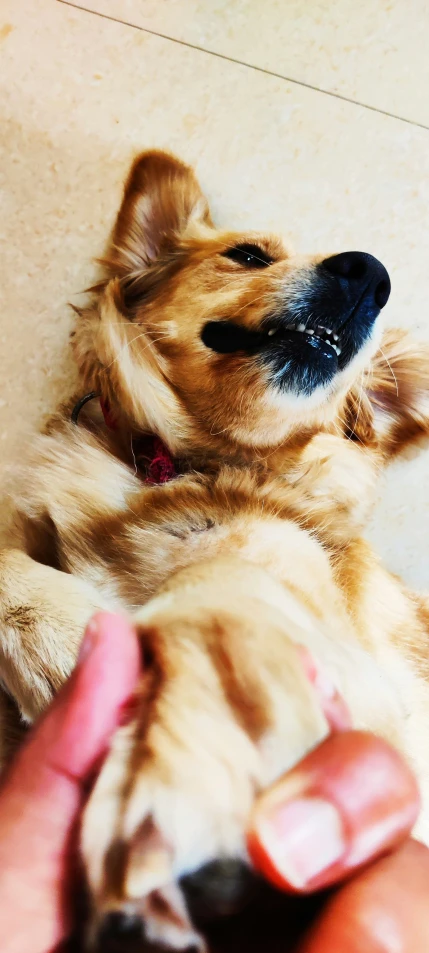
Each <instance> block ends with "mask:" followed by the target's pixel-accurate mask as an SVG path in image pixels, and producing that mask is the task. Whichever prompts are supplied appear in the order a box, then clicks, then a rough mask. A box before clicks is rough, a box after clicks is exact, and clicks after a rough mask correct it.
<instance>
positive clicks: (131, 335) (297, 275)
mask: <svg viewBox="0 0 429 953" xmlns="http://www.w3.org/2000/svg"><path fill="white" fill-rule="evenodd" d="M106 265H107V274H108V278H109V280H108V281H107V282H105V283H104V284H102V285H100V288H99V290H98V296H97V299H96V301H95V302H94V303H93V305H92V306H91V307H90V308H89V309H87V310H86V311H84V312H83V315H84V318H86V320H84V321H83V322H81V325H80V330H79V331H78V335H77V345H76V352H77V355H78V360H79V363H80V365H81V369H82V370H84V372H85V375H86V378H87V380H88V383H91V384H92V385H94V386H97V387H99V388H101V389H102V390H103V391H104V392H106V393H108V395H109V397H110V399H111V400H113V401H114V403H115V404H116V406H117V408H119V409H120V410H121V412H122V413H124V414H125V415H127V417H128V420H129V422H130V423H131V424H132V426H134V427H136V428H137V429H146V430H147V429H149V430H154V431H155V432H158V433H159V434H160V436H162V437H163V438H164V439H165V440H166V441H167V442H168V443H169V445H170V446H171V447H172V449H178V448H182V449H186V445H187V444H188V445H190V444H192V443H195V442H197V443H199V444H200V445H202V446H206V447H210V446H212V447H213V446H218V447H219V446H220V445H221V444H222V442H223V443H229V444H231V443H232V444H235V445H240V446H241V447H270V446H275V445H276V444H278V443H279V442H280V441H282V440H283V439H285V437H287V436H288V435H290V434H291V432H294V431H296V430H297V429H299V428H302V427H303V426H305V427H306V428H308V427H311V426H320V424H321V423H323V421H326V420H327V419H329V418H330V417H333V416H334V415H335V412H336V409H337V405H338V399H339V397H340V396H343V395H344V394H345V392H346V391H347V390H348V389H349V388H350V386H351V385H352V384H353V382H354V380H355V379H356V377H357V375H358V374H359V373H360V371H361V370H362V369H363V367H364V366H365V364H367V363H368V361H369V360H370V358H371V357H372V354H373V352H374V350H375V349H376V347H377V344H378V340H379V322H378V321H377V319H378V316H379V314H380V311H381V309H382V308H383V307H384V305H385V304H386V302H387V300H388V297H389V293H390V281H389V276H388V274H387V271H386V269H385V268H384V266H383V265H382V264H381V263H380V262H379V261H377V259H376V258H373V257H372V256H371V255H369V254H366V253H363V252H345V253H343V254H339V255H333V256H331V257H327V258H323V259H321V258H310V257H303V256H296V255H294V254H292V253H291V252H290V251H289V250H288V248H287V247H286V245H285V244H284V242H283V240H282V239H281V238H279V237H277V236H273V235H269V234H255V233H247V232H246V233H235V232H229V231H228V232H222V231H218V230H217V229H215V228H214V226H213V224H212V221H211V217H210V213H209V209H208V205H207V202H206V199H205V198H204V196H203V194H202V192H201V190H200V187H199V185H198V183H197V181H196V178H195V176H194V174H193V172H192V170H191V169H190V168H188V167H187V166H186V165H184V164H183V163H181V162H180V161H179V160H177V159H175V158H173V157H172V156H169V155H167V154H165V153H162V152H149V153H145V154H144V155H142V156H141V157H140V158H138V159H137V160H136V161H135V163H134V165H133V167H132V169H131V172H130V175H129V177H128V180H127V182H126V185H125V195H124V199H123V203H122V206H121V209H120V211H119V215H118V218H117V221H116V224H115V227H114V230H113V236H112V241H111V245H110V248H109V250H108V254H107V258H106Z"/></svg>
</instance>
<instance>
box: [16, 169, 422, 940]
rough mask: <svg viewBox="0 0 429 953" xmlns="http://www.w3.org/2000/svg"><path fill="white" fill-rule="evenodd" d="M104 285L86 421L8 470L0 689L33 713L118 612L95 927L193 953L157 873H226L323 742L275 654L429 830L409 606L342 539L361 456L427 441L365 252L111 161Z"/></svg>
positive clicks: (84, 314) (92, 312) (412, 357)
mask: <svg viewBox="0 0 429 953" xmlns="http://www.w3.org/2000/svg"><path fill="white" fill-rule="evenodd" d="M104 269H105V270H104V278H103V280H102V281H100V284H99V285H98V286H97V287H96V288H95V289H93V296H92V299H91V301H90V303H89V305H88V306H87V307H86V308H84V309H83V310H82V311H81V312H80V316H79V321H78V325H77V330H76V332H75V338H74V349H75V354H76V358H77V362H78V365H79V368H80V371H81V377H82V394H83V393H84V392H85V390H88V391H91V392H93V393H94V394H96V395H98V396H99V397H100V398H101V405H102V409H103V413H104V421H103V417H102V416H101V414H100V411H99V409H97V407H96V406H95V405H96V403H98V402H95V401H93V402H92V403H91V404H87V405H86V406H85V407H84V408H83V409H82V410H81V412H80V415H79V419H78V421H77V423H76V422H73V421H71V420H70V413H71V409H72V407H73V404H74V402H71V403H70V406H69V407H65V408H63V409H62V410H61V412H60V413H59V414H58V416H57V417H56V418H55V419H54V420H53V421H51V423H50V425H49V427H48V430H47V432H46V433H45V434H44V435H43V436H41V437H40V438H39V439H38V441H37V442H36V445H35V448H34V451H33V453H32V457H31V460H30V463H29V466H28V468H27V469H26V471H25V473H24V474H23V475H22V484H21V485H22V486H25V487H26V490H25V495H24V497H22V491H21V492H20V496H19V498H18V499H17V500H16V505H17V509H18V510H19V512H20V517H21V526H22V540H23V544H22V546H21V548H17V549H14V550H9V551H6V552H4V553H3V554H2V555H1V558H0V592H1V602H0V630H1V641H0V653H1V656H0V672H1V678H2V681H3V684H4V685H5V686H6V688H7V689H8V692H9V693H10V695H11V696H12V697H13V698H14V699H15V701H16V703H17V705H18V706H19V709H20V711H21V713H22V715H23V716H24V718H25V719H27V720H30V721H31V720H33V719H34V718H36V717H37V716H38V714H39V712H40V711H41V710H42V709H43V708H44V706H45V705H46V704H47V703H48V702H49V700H50V698H51V697H52V693H53V692H54V691H55V690H56V689H57V688H58V686H59V685H60V684H61V683H62V682H63V680H64V679H65V678H66V677H67V675H68V673H69V672H70V670H71V668H72V667H73V664H74V661H75V657H76V652H77V649H78V645H79V641H80V639H81V636H82V631H83V627H84V624H85V623H86V622H87V620H88V618H89V617H90V616H91V614H92V613H93V611H94V610H95V609H97V608H107V609H119V610H122V611H124V610H125V611H128V612H129V613H132V614H133V616H134V618H135V620H136V624H137V626H138V630H139V633H140V637H141V644H142V653H143V658H144V663H145V664H144V676H143V678H142V683H141V686H140V689H139V694H138V697H137V699H136V713H135V717H134V718H133V720H132V722H131V724H129V725H127V726H126V727H124V728H122V729H121V730H119V731H118V732H117V734H116V736H115V737H114V739H113V742H112V747H111V751H110V753H109V756H108V758H107V760H106V762H105V765H104V767H103V769H102V771H101V774H100V776H99V778H98V781H97V782H96V785H95V788H94V791H93V794H92V797H91V799H90V801H89V805H88V808H87V811H86V815H85V818H84V825H83V835H82V844H83V853H84V858H85V863H86V870H87V875H88V883H89V887H90V891H91V897H92V904H93V912H94V916H93V933H94V936H95V935H96V934H97V932H99V930H100V929H103V927H104V926H105V925H106V923H107V922H109V923H111V922H112V919H111V915H112V914H113V915H114V914H126V915H127V917H130V916H131V917H134V918H137V919H138V920H139V921H144V926H145V935H146V938H147V939H148V940H149V941H153V942H159V943H161V944H163V945H164V946H168V947H170V948H173V949H184V948H187V947H188V946H191V945H194V946H198V947H199V948H200V947H201V948H203V946H204V941H203V939H202V936H201V934H200V932H199V931H198V930H197V929H196V927H195V924H194V923H193V922H192V919H191V916H190V914H189V910H188V908H187V905H186V902H185V899H184V895H183V891H182V889H181V886H180V884H179V880H180V878H181V877H183V876H184V875H192V874H193V873H194V872H196V871H198V870H199V869H200V868H202V867H203V866H204V865H207V864H209V863H210V862H213V861H222V862H225V861H229V860H240V861H241V862H244V863H246V862H247V851H246V841H245V831H246V826H247V823H248V818H249V813H250V811H251V809H252V804H253V801H254V798H255V795H256V794H257V793H258V792H259V791H261V789H263V788H265V787H266V786H267V785H269V784H270V783H271V782H272V781H273V780H274V779H275V778H277V777H278V776H279V775H280V774H281V773H282V772H284V771H285V770H287V769H288V768H289V767H290V766H291V765H293V764H294V763H295V762H296V761H297V760H298V759H300V758H301V757H302V756H303V754H304V753H305V752H306V751H307V750H308V749H309V748H311V747H312V746H313V745H315V744H316V743H317V742H318V741H320V740H321V739H322V738H323V737H324V736H325V735H326V733H327V732H328V724H327V722H326V719H325V717H324V715H323V713H322V711H321V709H320V706H319V704H318V700H317V697H316V695H315V693H314V690H313V687H312V686H311V684H310V682H309V680H308V679H307V677H306V674H305V672H304V668H303V665H302V660H301V652H300V649H299V646H305V647H306V648H307V649H308V650H309V651H310V653H311V654H312V656H313V658H314V659H315V660H316V665H319V664H320V663H321V664H322V666H323V669H324V671H325V673H326V674H327V675H328V676H330V678H331V679H332V682H333V683H334V685H335V686H336V688H337V689H338V690H339V691H340V692H341V693H342V695H343V696H344V698H345V699H346V701H347V704H348V706H349V708H350V711H351V714H352V718H353V723H354V724H355V725H356V726H357V727H363V728H368V729H372V730H373V731H375V732H377V733H379V734H380V735H383V736H385V737H387V738H388V739H389V740H390V741H392V742H393V743H395V744H396V745H397V746H398V747H399V748H400V749H401V750H402V751H403V752H404V753H405V754H406V755H407V756H408V758H409V759H410V760H411V762H412V764H413V765H414V768H415V770H416V771H417V773H418V777H419V780H420V783H421V788H422V794H423V800H424V811H423V815H422V820H421V826H420V828H419V832H420V835H421V836H422V837H424V838H425V839H426V840H427V841H429V759H428V756H427V754H426V725H427V718H428V716H429V684H428V682H429V665H428V660H427V639H428V630H429V602H428V601H427V600H425V598H424V597H422V596H417V595H415V594H414V593H410V592H408V591H406V589H405V588H404V586H403V585H402V584H401V583H400V582H399V581H398V580H396V579H394V578H392V577H391V576H390V575H389V573H387V572H386V571H385V570H384V569H383V568H382V567H381V565H380V563H379V561H378V559H377V557H376V556H375V555H374V554H373V552H372V551H371V548H370V547H369V545H368V544H367V543H366V542H365V541H364V540H363V539H362V538H361V535H360V534H361V531H362V527H363V526H364V523H365V519H366V516H367V512H368V509H369V507H370V505H371V499H372V489H373V485H374V483H375V480H376V477H377V473H378V471H379V469H380V467H381V466H383V465H384V464H385V463H387V462H388V461H389V459H390V458H391V457H392V456H394V455H395V454H398V453H400V452H401V450H402V449H403V447H404V446H405V445H406V444H407V443H408V442H409V441H410V440H412V439H415V438H416V437H418V436H419V435H422V434H425V433H426V432H427V431H428V429H429V399H428V397H429V385H428V381H429V350H428V349H426V350H425V349H424V348H422V347H421V346H420V347H418V348H417V347H415V346H414V345H413V343H412V341H411V340H410V339H409V338H408V336H407V335H406V334H403V333H401V332H395V333H394V332H390V333H388V334H386V335H385V336H384V340H383V345H382V348H380V350H379V345H380V342H381V336H382V332H381V326H380V319H379V312H380V310H381V309H382V308H383V306H384V305H385V304H386V301H387V299H388V296H389V291H390V282H389V278H388V275H387V272H386V270H385V268H384V267H383V265H381V264H380V262H378V261H377V260H376V259H374V258H372V257H371V256H370V255H366V254H363V253H358V252H349V253H345V254H342V255H336V256H332V257H330V258H326V259H323V260H315V259H310V258H297V257H296V256H293V255H291V254H290V252H289V251H288V250H287V249H286V248H285V246H284V244H283V242H282V241H281V239H279V238H277V237H273V236H270V235H254V234H245V235H242V234H239V235H238V234H235V233H231V232H227V233H224V232H219V231H216V230H215V229H214V227H213V225H212V222H211V219H210V214H209V211H208V207H207V203H206V201H205V199H204V197H203V195H202V194H201V191H200V188H199V186H198V183H197V181H196V179H195V177H194V175H193V173H192V171H191V170H190V169H189V168H188V167H186V166H185V165H183V164H182V163H181V162H179V161H178V160H177V159H175V158H173V157H171V156H168V155H166V154H164V153H157V152H153V153H148V154H145V155H143V156H141V157H140V158H139V159H138V160H136V162H135V163H134V165H133V167H132V169H131V172H130V175H129V178H128V181H127V183H126V187H125V196H124V200H123V204H122V207H121V209H120V212H119V216H118V219H117V222H116V225H115V228H114V232H113V236H112V239H111V242H110V245H109V249H108V252H107V256H106V260H105V262H104ZM76 418H77V411H76V413H75V415H74V419H75V421H76ZM142 435H144V436H142ZM151 435H152V436H151ZM153 435H155V437H156V439H154V437H153ZM15 482H17V481H16V480H15ZM224 869H226V867H225V866H224ZM293 877H294V873H293V871H292V872H291V875H290V879H291V880H293ZM109 917H110V919H108V918H109Z"/></svg>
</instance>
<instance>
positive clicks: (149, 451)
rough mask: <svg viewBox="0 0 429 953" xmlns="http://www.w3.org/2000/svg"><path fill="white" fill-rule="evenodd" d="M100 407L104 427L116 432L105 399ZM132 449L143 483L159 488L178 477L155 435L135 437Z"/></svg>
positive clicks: (169, 458)
mask: <svg viewBox="0 0 429 953" xmlns="http://www.w3.org/2000/svg"><path fill="white" fill-rule="evenodd" d="M100 407H101V410H102V413H103V417H104V422H105V424H106V427H108V428H109V430H117V429H118V422H117V420H116V417H115V415H114V413H113V411H112V408H111V406H110V402H109V400H108V398H107V397H106V398H103V397H100ZM132 449H133V454H134V459H135V461H136V464H137V467H138V469H139V470H141V471H142V474H143V475H144V482H145V483H148V484H151V485H152V486H159V485H161V484H162V483H168V482H169V480H173V479H174V477H176V476H177V475H178V474H177V469H176V465H175V462H174V460H173V457H172V456H171V453H170V451H169V449H168V447H166V445H165V443H163V442H162V440H161V439H160V438H159V437H157V436H156V435H155V434H142V435H141V436H140V437H135V438H134V439H133V441H132Z"/></svg>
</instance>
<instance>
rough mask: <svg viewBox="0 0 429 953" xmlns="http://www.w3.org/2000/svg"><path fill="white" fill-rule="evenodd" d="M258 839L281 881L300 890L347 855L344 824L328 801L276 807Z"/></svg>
mask: <svg viewBox="0 0 429 953" xmlns="http://www.w3.org/2000/svg"><path fill="white" fill-rule="evenodd" d="M258 836H259V840H260V841H261V843H262V845H263V847H264V849H265V850H266V852H267V854H268V855H269V857H270V860H271V862H272V864H273V865H274V866H275V868H276V869H277V871H278V872H279V873H280V875H281V876H282V878H283V879H284V880H285V881H286V882H287V883H288V884H290V886H291V887H294V888H296V889H297V890H302V889H304V888H305V887H307V886H309V885H310V884H311V881H313V880H315V878H316V877H318V876H320V875H321V874H322V873H323V872H324V871H325V870H328V869H329V867H332V865H333V864H335V863H337V862H338V861H340V860H341V858H342V857H343V856H344V854H345V852H346V846H347V845H346V841H345V837H344V830H343V823H342V819H341V816H340V814H339V813H338V811H337V809H336V808H335V807H334V805H333V804H331V803H330V802H329V801H325V800H323V799H322V798H317V797H303V798H299V799H297V800H294V801H290V802H289V803H288V804H283V805H281V806H280V807H277V808H276V810H275V812H274V813H273V814H272V815H271V817H269V818H266V819H264V820H263V821H262V820H261V821H260V822H259V824H258Z"/></svg>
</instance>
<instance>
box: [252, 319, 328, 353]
mask: <svg viewBox="0 0 429 953" xmlns="http://www.w3.org/2000/svg"><path fill="white" fill-rule="evenodd" d="M276 336H280V332H279V329H276V328H270V330H269V331H268V332H267V337H269V338H274V337H276ZM283 337H284V338H289V340H292V343H294V337H296V341H295V343H297V344H298V345H299V346H300V347H301V346H304V347H305V346H308V347H312V348H315V349H316V350H319V351H320V353H323V354H326V355H327V356H328V357H330V356H332V354H336V356H337V358H340V357H341V351H342V349H341V343H340V338H341V335H340V334H338V333H337V332H336V331H333V329H332V328H328V327H324V326H322V325H317V326H316V327H315V328H310V327H307V325H305V324H298V325H294V324H287V325H286V327H285V329H284V331H283Z"/></svg>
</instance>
